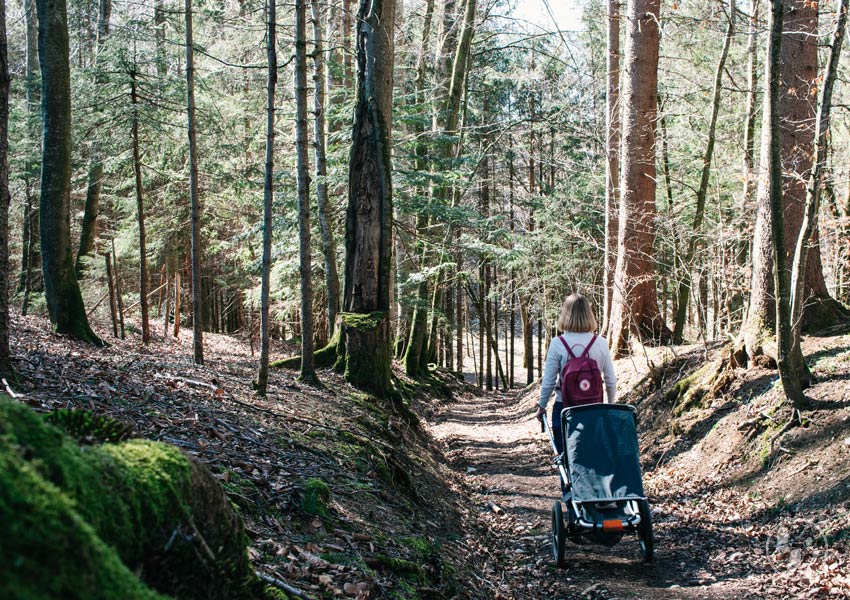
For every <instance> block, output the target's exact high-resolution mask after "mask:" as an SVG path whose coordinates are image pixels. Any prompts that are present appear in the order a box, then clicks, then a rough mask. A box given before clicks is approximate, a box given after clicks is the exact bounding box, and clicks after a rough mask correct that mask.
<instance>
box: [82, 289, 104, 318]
mask: <svg viewBox="0 0 850 600" xmlns="http://www.w3.org/2000/svg"><path fill="white" fill-rule="evenodd" d="M108 295H109V290H107V291H106V292H105V293H104V294H103V296H101V297H100V300H98V301H97V302H95V304H94V306H92V307H91V308H90V309H89V312H87V313H86V316H87V317H90V316H91V314H92V313H93V312H94V311H95V310H97V307H98V306H100V303H101V302H103V301H104V300H106V297H107V296H108Z"/></svg>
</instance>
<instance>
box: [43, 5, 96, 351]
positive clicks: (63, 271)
mask: <svg viewBox="0 0 850 600" xmlns="http://www.w3.org/2000/svg"><path fill="white" fill-rule="evenodd" d="M36 5H37V7H38V21H39V23H38V58H39V65H40V67H41V75H42V77H41V114H42V118H43V127H42V135H43V137H42V161H41V164H42V169H41V211H40V226H41V263H42V272H43V275H44V293H45V296H46V298H47V310H48V313H49V314H50V321H51V323H53V327H54V328H55V329H56V331H57V333H64V334H69V335H71V336H73V337H75V338H77V339H79V340H82V341H85V342H89V343H92V344H95V345H98V346H102V345H103V342H102V341H101V339H100V338H98V337H97V335H95V333H94V332H93V331H92V330H91V327H90V326H89V322H88V317H87V315H86V311H85V306H84V305H83V297H82V294H81V293H80V287H79V285H78V284H77V278H76V274H75V271H74V262H73V259H72V256H71V218H70V193H71V67H70V60H69V55H68V21H67V8H66V4H65V0H38V1H37V2H36Z"/></svg>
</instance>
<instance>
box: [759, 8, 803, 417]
mask: <svg viewBox="0 0 850 600" xmlns="http://www.w3.org/2000/svg"><path fill="white" fill-rule="evenodd" d="M783 13H784V2H783V0H771V13H770V38H769V39H768V45H767V54H768V59H767V71H766V74H765V80H766V81H767V85H768V93H767V94H765V97H766V99H767V101H766V102H765V104H764V108H765V123H766V124H767V125H768V127H767V129H765V130H764V131H763V133H762V140H763V142H762V144H763V147H766V148H767V149H768V156H767V159H768V162H767V169H768V192H769V198H770V216H771V222H772V227H771V241H772V246H773V256H774V261H773V262H774V266H773V279H774V286H775V289H776V291H777V294H776V316H775V319H776V344H777V346H778V349H777V360H776V362H777V364H778V366H779V376H780V379H781V380H782V388H783V390H784V391H785V395H786V396H787V397H788V399H789V400H791V402H792V403H793V404H794V406H795V408H800V407H802V406H804V405H805V404H806V399H805V396H803V390H802V386H801V384H800V375H799V373H798V371H797V368H796V366H797V365H796V364H795V361H794V360H793V356H792V352H793V340H792V336H791V311H790V305H789V302H790V299H791V293H790V289H789V281H788V272H787V270H786V267H785V260H786V255H785V226H784V222H783V221H784V218H785V217H784V214H783V212H784V203H783V201H782V192H783V190H782V152H781V150H780V148H781V145H782V139H781V136H782V133H781V130H780V126H779V125H780V123H779V122H780V110H779V108H780V104H779V78H780V64H781V57H782V52H781V48H782V41H783V40H782V32H783V27H782V20H783V16H784V15H783ZM765 138H767V139H765Z"/></svg>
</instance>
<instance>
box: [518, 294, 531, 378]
mask: <svg viewBox="0 0 850 600" xmlns="http://www.w3.org/2000/svg"><path fill="white" fill-rule="evenodd" d="M519 316H520V321H521V322H522V346H523V366H524V367H525V369H526V376H525V384H526V385H531V384H532V383H534V339H533V338H534V335H533V327H534V323H533V322H532V320H531V314H530V312H529V310H528V302H527V301H526V302H523V301H522V300H521V299H520V303H519Z"/></svg>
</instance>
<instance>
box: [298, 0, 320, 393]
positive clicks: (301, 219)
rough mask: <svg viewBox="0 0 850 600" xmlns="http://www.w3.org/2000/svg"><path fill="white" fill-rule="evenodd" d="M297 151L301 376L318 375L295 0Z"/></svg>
mask: <svg viewBox="0 0 850 600" xmlns="http://www.w3.org/2000/svg"><path fill="white" fill-rule="evenodd" d="M295 154H296V162H297V167H296V170H297V176H298V239H299V242H300V243H299V257H300V259H299V275H300V281H301V379H302V380H304V381H313V380H315V379H316V369H315V366H314V362H313V280H312V263H313V255H312V249H311V248H310V238H311V231H310V175H309V173H308V169H309V161H308V157H307V2H306V0H295Z"/></svg>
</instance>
